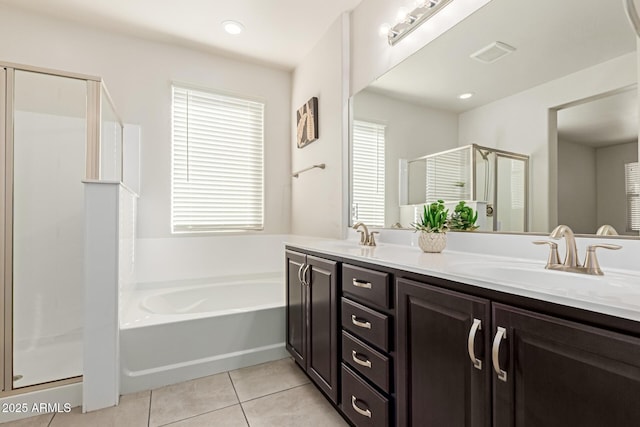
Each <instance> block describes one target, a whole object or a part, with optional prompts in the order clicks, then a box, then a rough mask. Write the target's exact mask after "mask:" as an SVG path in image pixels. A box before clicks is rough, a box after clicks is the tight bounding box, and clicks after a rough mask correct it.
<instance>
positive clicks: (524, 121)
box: [459, 52, 638, 232]
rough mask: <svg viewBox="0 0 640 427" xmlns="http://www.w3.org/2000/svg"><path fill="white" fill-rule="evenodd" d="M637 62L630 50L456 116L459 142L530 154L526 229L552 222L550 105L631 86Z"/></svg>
mask: <svg viewBox="0 0 640 427" xmlns="http://www.w3.org/2000/svg"><path fill="white" fill-rule="evenodd" d="M636 62H637V58H636V53H635V52H634V53H630V54H627V55H623V56H621V57H618V58H615V59H612V60H610V61H607V62H604V63H602V64H599V65H596V66H593V67H590V68H587V69H585V70H582V71H579V72H576V73H573V74H570V75H568V76H565V77H562V78H560V79H557V80H554V81H551V82H547V83H544V84H542V85H540V86H536V87H534V88H531V89H528V90H526V91H523V92H520V93H518V94H515V95H512V96H509V97H507V98H504V99H501V100H498V101H495V102H492V103H490V104H487V105H484V106H482V107H479V108H476V109H473V110H470V111H467V112H465V113H462V114H461V115H460V128H459V144H460V145H466V144H469V143H471V142H475V143H477V144H480V145H484V146H488V147H495V148H499V149H503V150H508V151H515V152H518V153H522V154H529V155H530V156H531V159H530V163H529V167H530V176H531V180H530V181H531V184H530V194H529V195H530V198H529V203H530V211H531V212H532V214H531V215H530V216H529V225H530V227H529V230H530V231H538V232H547V231H549V230H550V228H551V227H553V226H555V225H556V224H557V203H556V201H557V175H556V161H557V159H556V153H557V135H556V131H555V114H556V113H555V112H553V111H552V109H554V108H557V107H559V106H561V105H564V104H567V103H569V102H573V101H577V100H580V99H584V98H587V97H590V96H593V95H596V94H600V93H606V92H609V91H612V90H615V89H619V88H621V87H625V86H629V85H632V84H635V83H636V81H637V79H638V73H637V68H636ZM552 116H553V117H552Z"/></svg>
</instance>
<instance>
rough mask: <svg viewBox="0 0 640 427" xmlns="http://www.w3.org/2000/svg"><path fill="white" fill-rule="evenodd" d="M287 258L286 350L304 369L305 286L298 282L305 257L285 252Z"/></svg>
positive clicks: (296, 253)
mask: <svg viewBox="0 0 640 427" xmlns="http://www.w3.org/2000/svg"><path fill="white" fill-rule="evenodd" d="M286 258H287V266H286V268H287V270H286V278H287V279H286V280H287V350H288V351H289V353H291V356H293V358H294V359H295V361H296V362H298V364H299V365H300V366H302V367H303V368H306V351H307V349H306V345H305V339H306V315H305V313H306V307H305V286H304V285H303V284H302V282H301V281H300V275H301V274H302V269H303V268H304V264H305V260H306V255H303V254H300V253H298V252H293V251H286Z"/></svg>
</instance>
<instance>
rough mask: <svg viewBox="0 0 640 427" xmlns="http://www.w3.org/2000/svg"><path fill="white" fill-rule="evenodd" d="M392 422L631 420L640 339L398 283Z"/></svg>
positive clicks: (527, 426)
mask: <svg viewBox="0 0 640 427" xmlns="http://www.w3.org/2000/svg"><path fill="white" fill-rule="evenodd" d="M396 293H397V301H396V302H397V308H396V319H397V342H398V348H397V353H396V363H397V384H398V390H397V419H398V426H420V427H432V426H433V427H435V426H448V427H458V426H459V427H463V426H464V427H468V426H473V427H476V426H483V427H488V426H494V427H514V426H515V427H538V426H539V427H567V426H580V427H601V426H607V427H614V426H615V427H628V426H640V405H638V404H637V397H638V396H640V339H638V338H635V337H632V336H628V335H624V334H620V333H616V332H612V331H608V330H605V329H600V328H597V327H593V326H587V325H584V324H581V323H577V322H573V321H567V320H563V319H559V318H556V317H552V316H548V315H543V314H539V313H536V312H533V311H528V310H524V309H520V308H515V307H512V306H508V305H504V304H499V303H495V302H490V301H489V300H486V299H481V298H476V297H473V296H469V295H466V294H464V293H459V292H453V291H449V290H445V289H442V288H438V287H434V286H430V285H426V284H423V283H418V282H414V281H411V280H406V279H398V281H397V282H396Z"/></svg>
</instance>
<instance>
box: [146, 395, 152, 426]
mask: <svg viewBox="0 0 640 427" xmlns="http://www.w3.org/2000/svg"><path fill="white" fill-rule="evenodd" d="M152 398H153V390H149V411H147V427H151V399H152Z"/></svg>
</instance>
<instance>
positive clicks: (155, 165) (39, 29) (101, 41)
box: [0, 6, 333, 238]
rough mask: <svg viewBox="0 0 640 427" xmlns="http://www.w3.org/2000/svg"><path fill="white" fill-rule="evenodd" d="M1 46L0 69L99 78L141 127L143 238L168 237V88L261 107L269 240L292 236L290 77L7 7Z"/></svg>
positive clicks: (2, 10)
mask: <svg viewBox="0 0 640 427" xmlns="http://www.w3.org/2000/svg"><path fill="white" fill-rule="evenodd" d="M0 39H1V40H4V42H3V43H0V60H2V61H8V62H15V63H22V64H28V65H35V66H41V67H48V68H54V69H60V70H67V71H74V72H79V73H85V74H90V75H98V76H102V77H103V78H104V80H105V82H106V84H107V87H108V89H109V92H110V94H111V97H112V98H113V101H114V104H115V105H116V108H117V110H118V113H119V114H120V116H121V118H122V119H123V121H124V122H126V123H134V124H140V126H141V129H142V135H143V141H142V149H141V162H142V164H141V197H140V200H139V222H138V224H139V229H138V231H139V237H142V238H158V237H169V236H170V235H171V234H170V199H171V197H170V188H171V173H170V167H171V82H173V81H177V82H185V83H190V84H193V85H198V86H202V87H206V88H211V89H214V90H215V89H217V90H223V91H225V92H231V93H233V94H237V95H239V96H242V95H245V96H249V97H252V98H260V99H262V100H264V102H265V103H266V109H265V121H266V124H265V127H266V129H265V230H264V233H287V232H288V231H289V222H290V221H289V212H290V178H289V172H290V170H291V167H290V145H289V144H290V139H291V138H290V127H289V126H290V123H291V120H292V119H291V114H290V113H291V106H290V105H291V104H290V102H291V97H290V93H291V73H289V72H287V71H283V70H280V69H275V68H269V67H265V66H261V65H255V64H251V63H248V62H242V61H237V60H233V59H229V58H223V57H219V56H214V55H212V54H206V53H202V52H198V51H195V50H189V49H185V48H182V47H176V46H172V45H168V44H162V43H156V42H151V41H145V40H142V39H138V38H134V37H129V36H124V35H116V34H113V33H107V32H104V31H100V30H96V29H93V28H89V27H84V26H81V25H78V24H76V23H71V22H67V21H62V20H57V19H52V18H48V17H42V16H39V15H35V14H31V13H26V12H22V11H18V10H16V9H12V8H8V7H6V6H0ZM330 96H333V95H331V94H329V95H327V97H330ZM327 119H328V117H327ZM321 120H322V118H321ZM327 160H328V159H327Z"/></svg>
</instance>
